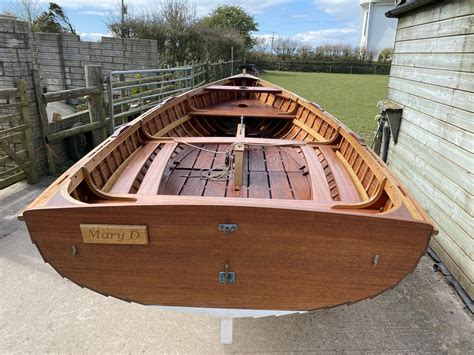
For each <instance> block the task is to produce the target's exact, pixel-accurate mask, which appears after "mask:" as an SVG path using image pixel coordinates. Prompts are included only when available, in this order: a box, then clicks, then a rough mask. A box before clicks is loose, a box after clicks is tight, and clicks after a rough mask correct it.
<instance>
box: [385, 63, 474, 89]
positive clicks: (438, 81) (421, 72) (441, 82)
mask: <svg viewBox="0 0 474 355" xmlns="http://www.w3.org/2000/svg"><path fill="white" fill-rule="evenodd" d="M390 76H391V77H395V78H400V79H407V80H411V81H416V82H420V83H426V84H432V85H437V86H442V87H448V88H451V89H459V90H464V91H469V92H474V73H466V72H455V71H445V70H438V69H424V68H414V67H403V66H398V65H392V67H391V68H390Z"/></svg>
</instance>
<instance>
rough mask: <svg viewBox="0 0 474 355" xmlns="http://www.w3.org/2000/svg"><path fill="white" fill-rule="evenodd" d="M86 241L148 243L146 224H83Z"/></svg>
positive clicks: (84, 239) (83, 235)
mask: <svg viewBox="0 0 474 355" xmlns="http://www.w3.org/2000/svg"><path fill="white" fill-rule="evenodd" d="M80 227H81V233H82V240H83V241H84V243H97V244H148V231H147V228H146V226H134V225H120V224H81V225H80Z"/></svg>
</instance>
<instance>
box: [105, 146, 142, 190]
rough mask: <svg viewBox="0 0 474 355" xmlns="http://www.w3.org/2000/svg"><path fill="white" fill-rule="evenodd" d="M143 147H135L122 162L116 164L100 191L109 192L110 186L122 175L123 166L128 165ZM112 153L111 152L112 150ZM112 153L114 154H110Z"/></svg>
mask: <svg viewBox="0 0 474 355" xmlns="http://www.w3.org/2000/svg"><path fill="white" fill-rule="evenodd" d="M142 149H143V148H139V149H137V150H136V151H134V152H133V153H132V155H130V156H129V157H128V158H127V159H125V160H124V161H123V163H122V164H120V165H118V164H117V165H118V168H117V169H116V170H115V171H114V172H113V174H112V175H111V176H110V178H109V179H108V180H107V182H106V183H105V185H104V186H103V187H102V191H104V192H109V191H110V190H111V189H112V187H113V186H114V185H115V183H116V182H117V180H118V178H119V177H120V175H122V173H123V171H124V170H125V168H126V167H127V166H128V164H130V162H131V161H133V159H134V158H135V156H136V155H137V154H138V152H140V151H141V150H142ZM112 153H113V152H112ZM112 155H114V154H112Z"/></svg>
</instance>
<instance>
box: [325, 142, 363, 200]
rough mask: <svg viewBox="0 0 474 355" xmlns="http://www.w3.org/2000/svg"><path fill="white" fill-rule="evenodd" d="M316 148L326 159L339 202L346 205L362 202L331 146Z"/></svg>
mask: <svg viewBox="0 0 474 355" xmlns="http://www.w3.org/2000/svg"><path fill="white" fill-rule="evenodd" d="M318 148H319V150H320V151H321V153H323V155H324V157H325V158H326V161H327V162H328V164H329V167H330V169H331V171H332V174H333V175H334V179H335V180H336V185H337V188H338V190H339V196H340V197H341V201H344V202H348V203H358V202H361V201H362V200H361V198H360V196H359V193H358V192H357V188H356V187H355V185H354V182H353V181H352V178H351V176H350V174H349V172H348V171H347V170H346V168H345V167H344V166H343V165H342V163H341V161H340V160H339V158H338V157H337V155H336V152H335V151H334V149H333V148H332V147H331V146H324V145H319V146H318Z"/></svg>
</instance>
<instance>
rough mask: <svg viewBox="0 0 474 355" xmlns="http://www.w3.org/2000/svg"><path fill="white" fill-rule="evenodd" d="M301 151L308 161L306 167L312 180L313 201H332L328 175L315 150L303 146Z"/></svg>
mask: <svg viewBox="0 0 474 355" xmlns="http://www.w3.org/2000/svg"><path fill="white" fill-rule="evenodd" d="M301 150H302V151H303V154H304V157H305V159H306V165H307V167H308V170H309V176H310V178H311V193H312V199H313V200H317V201H328V202H330V201H332V197H331V192H330V190H329V186H328V184H327V181H326V174H325V173H324V170H323V168H322V166H321V163H320V162H319V159H318V157H317V156H316V153H315V151H314V148H312V147H309V146H303V147H301Z"/></svg>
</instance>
